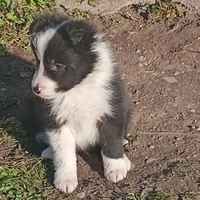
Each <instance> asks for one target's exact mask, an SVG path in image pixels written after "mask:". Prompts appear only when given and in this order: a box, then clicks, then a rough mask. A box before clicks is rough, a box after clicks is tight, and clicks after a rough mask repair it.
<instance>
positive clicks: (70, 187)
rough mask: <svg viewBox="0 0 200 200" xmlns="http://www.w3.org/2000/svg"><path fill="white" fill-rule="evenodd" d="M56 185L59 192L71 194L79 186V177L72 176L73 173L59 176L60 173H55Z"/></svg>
mask: <svg viewBox="0 0 200 200" xmlns="http://www.w3.org/2000/svg"><path fill="white" fill-rule="evenodd" d="M54 185H55V187H56V188H57V189H58V190H60V191H62V192H64V193H71V192H73V191H74V190H75V189H76V187H77V185H78V181H77V177H76V176H72V174H71V173H67V174H64V175H62V174H60V173H59V175H58V173H57V172H55V175H54Z"/></svg>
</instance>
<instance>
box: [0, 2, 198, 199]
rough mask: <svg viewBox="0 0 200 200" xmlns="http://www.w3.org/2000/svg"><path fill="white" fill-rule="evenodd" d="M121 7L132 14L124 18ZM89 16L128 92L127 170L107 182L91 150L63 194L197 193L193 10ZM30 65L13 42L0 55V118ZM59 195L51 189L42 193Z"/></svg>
mask: <svg viewBox="0 0 200 200" xmlns="http://www.w3.org/2000/svg"><path fill="white" fill-rule="evenodd" d="M123 11H128V12H129V13H130V14H131V15H132V16H133V19H132V20H130V19H124V18H123V17H122V16H121V15H120V14H121V13H122V12H123ZM94 21H97V22H98V23H101V24H104V25H103V27H104V29H105V31H106V32H107V35H108V37H109V39H110V40H111V43H112V44H113V47H114V50H115V51H116V54H117V57H118V58H119V63H120V65H119V66H120V68H121V71H122V75H123V78H124V81H125V84H126V85H127V89H128V92H129V94H130V100H131V104H132V107H133V115H132V121H131V123H130V126H129V131H128V139H129V143H128V144H127V145H126V146H125V151H126V154H127V156H128V157H129V158H130V159H131V162H132V165H134V168H132V170H131V171H130V172H129V173H128V176H127V178H126V179H125V180H123V181H121V182H119V183H118V184H113V183H110V182H108V181H106V180H105V178H104V177H103V167H102V162H101V158H100V156H99V155H98V154H97V153H91V154H83V153H80V154H79V155H78V180H79V185H78V188H77V189H76V191H75V192H74V193H73V194H72V195H71V199H129V198H130V199H131V197H130V193H135V194H138V195H140V194H141V193H142V194H143V195H144V196H148V195H150V194H151V193H154V192H155V191H163V192H164V193H165V194H169V195H170V197H171V199H173V200H176V199H177V200H178V199H179V200H185V199H200V154H199V152H200V103H199V100H200V90H199V88H200V12H199V11H192V12H190V13H187V14H186V15H185V16H184V17H182V18H178V19H173V20H171V21H167V22H160V23H155V24H149V25H147V24H146V23H145V21H144V18H143V17H142V16H141V13H139V12H137V11H136V9H135V8H133V7H131V6H130V7H126V8H123V9H122V10H121V11H119V12H118V13H116V14H115V15H114V16H110V17H103V18H102V17H95V19H94ZM118 22H119V23H118ZM109 23H112V25H109ZM108 26H109V27H108ZM33 63H34V57H33V54H32V53H31V52H29V51H25V50H22V49H19V48H16V47H12V48H11V49H10V50H9V52H8V54H7V55H6V56H3V57H1V59H0V70H1V72H0V81H1V99H0V100H1V101H0V102H1V104H0V117H1V118H0V119H2V118H3V117H4V118H7V117H11V116H18V114H19V110H18V103H19V102H20V99H21V98H22V97H23V96H24V95H25V94H27V93H28V92H29V91H30V81H31V75H32V74H31V73H30V66H32V65H33ZM27 69H28V70H27ZM128 194H129V195H128ZM64 198H65V196H64V195H62V194H61V193H59V192H57V193H54V194H52V196H51V197H49V199H64Z"/></svg>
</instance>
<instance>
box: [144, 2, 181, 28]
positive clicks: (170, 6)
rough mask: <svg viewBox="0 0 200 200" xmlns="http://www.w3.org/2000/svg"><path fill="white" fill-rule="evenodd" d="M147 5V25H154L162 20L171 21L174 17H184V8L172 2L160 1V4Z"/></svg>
mask: <svg viewBox="0 0 200 200" xmlns="http://www.w3.org/2000/svg"><path fill="white" fill-rule="evenodd" d="M158 2H159V1H157V3H155V4H152V5H149V6H148V7H147V14H148V21H147V22H148V23H149V24H154V23H156V22H160V21H163V20H165V21H166V20H169V19H173V18H175V17H182V16H183V15H184V8H183V6H182V5H181V4H180V3H177V2H173V1H172V0H160V3H158Z"/></svg>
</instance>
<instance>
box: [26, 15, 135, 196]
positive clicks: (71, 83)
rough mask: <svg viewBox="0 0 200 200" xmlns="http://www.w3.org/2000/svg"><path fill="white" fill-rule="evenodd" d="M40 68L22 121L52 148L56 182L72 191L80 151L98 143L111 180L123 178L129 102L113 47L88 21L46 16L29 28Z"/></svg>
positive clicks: (47, 151)
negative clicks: (32, 94)
mask: <svg viewBox="0 0 200 200" xmlns="http://www.w3.org/2000/svg"><path fill="white" fill-rule="evenodd" d="M30 33H31V34H32V49H33V52H34V54H35V57H36V60H37V67H36V70H35V74H34V76H33V79H32V90H33V92H34V93H35V95H36V96H35V97H33V98H31V99H29V100H28V104H27V107H26V109H27V110H26V112H24V115H23V124H24V127H25V129H26V130H27V131H29V132H35V135H37V138H42V139H43V140H44V141H45V142H46V143H47V144H48V148H47V149H45V150H44V151H43V152H42V157H43V158H50V159H52V160H53V163H54V166H55V174H54V185H55V187H56V188H58V189H59V190H61V191H63V192H65V193H70V192H72V191H73V190H74V189H75V188H76V187H77V184H78V182H77V167H76V149H81V150H86V149H87V148H88V147H90V146H91V145H92V146H94V145H96V144H99V145H100V147H101V156H102V160H103V166H104V174H105V177H106V179H107V180H110V181H112V182H118V181H120V180H122V179H123V178H125V177H126V175H127V171H128V170H129V169H130V167H131V163H130V161H129V159H128V158H127V157H126V155H125V154H124V148H123V138H124V136H125V134H126V130H127V125H128V121H129V113H130V112H129V104H128V100H127V95H126V92H125V89H124V87H123V84H122V81H121V78H120V74H119V71H118V68H117V64H116V62H115V58H114V55H113V54H112V52H111V49H110V45H109V43H108V42H107V41H106V39H105V38H104V35H103V34H102V33H101V32H98V31H97V29H96V28H95V27H94V26H92V25H91V24H88V23H87V22H85V21H80V20H74V19H71V18H68V17H67V16H63V15H60V14H55V13H54V14H45V15H42V16H40V17H39V18H37V19H36V20H35V21H34V22H33V23H32V25H31V27H30Z"/></svg>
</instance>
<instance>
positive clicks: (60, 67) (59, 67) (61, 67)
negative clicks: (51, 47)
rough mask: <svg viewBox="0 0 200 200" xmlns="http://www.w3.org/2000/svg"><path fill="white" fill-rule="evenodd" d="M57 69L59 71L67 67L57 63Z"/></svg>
mask: <svg viewBox="0 0 200 200" xmlns="http://www.w3.org/2000/svg"><path fill="white" fill-rule="evenodd" d="M55 68H56V69H57V70H62V69H64V68H65V65H63V64H59V63H55Z"/></svg>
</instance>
